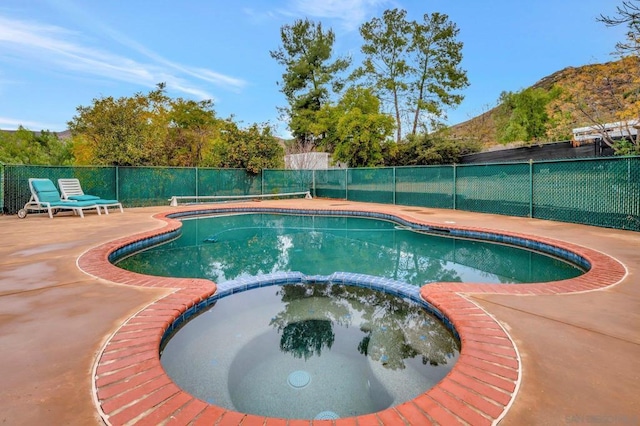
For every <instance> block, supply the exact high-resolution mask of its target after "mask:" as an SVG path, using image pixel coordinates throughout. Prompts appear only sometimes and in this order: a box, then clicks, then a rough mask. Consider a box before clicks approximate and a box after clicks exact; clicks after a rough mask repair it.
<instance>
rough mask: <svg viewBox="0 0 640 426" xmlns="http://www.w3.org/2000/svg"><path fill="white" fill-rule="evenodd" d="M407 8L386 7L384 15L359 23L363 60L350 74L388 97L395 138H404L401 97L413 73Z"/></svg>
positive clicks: (383, 96)
mask: <svg viewBox="0 0 640 426" xmlns="http://www.w3.org/2000/svg"><path fill="white" fill-rule="evenodd" d="M406 16H407V11H406V10H400V9H393V10H385V11H384V13H383V15H382V18H377V17H376V18H373V19H371V20H370V21H369V22H365V23H364V24H362V25H361V26H360V35H361V36H362V38H363V40H364V44H363V45H362V47H361V48H360V50H361V51H362V53H363V54H364V61H363V62H362V65H361V66H360V67H358V68H357V69H356V70H355V71H354V72H353V73H352V75H351V77H352V78H353V79H358V78H361V77H363V78H364V79H365V81H366V82H367V83H369V84H370V85H372V86H373V87H374V88H375V90H376V92H377V93H379V94H380V96H381V97H382V98H385V99H389V100H390V102H391V105H392V108H393V110H394V116H395V120H396V139H397V141H400V138H401V137H402V122H401V117H400V113H401V111H400V109H401V105H400V99H401V98H402V97H403V96H404V95H405V93H406V91H407V90H408V87H409V84H408V82H407V81H406V80H407V76H408V75H409V74H410V73H411V67H410V66H409V64H408V63H407V53H408V49H409V46H410V43H411V41H410V39H409V35H410V33H411V26H410V24H409V23H408V22H407V21H406Z"/></svg>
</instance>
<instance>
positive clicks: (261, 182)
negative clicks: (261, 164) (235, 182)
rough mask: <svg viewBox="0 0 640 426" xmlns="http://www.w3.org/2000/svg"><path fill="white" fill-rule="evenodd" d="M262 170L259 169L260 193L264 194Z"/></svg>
mask: <svg viewBox="0 0 640 426" xmlns="http://www.w3.org/2000/svg"><path fill="white" fill-rule="evenodd" d="M264 172H265V170H264V169H262V170H260V195H264ZM247 173H248V172H247Z"/></svg>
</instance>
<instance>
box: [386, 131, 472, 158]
mask: <svg viewBox="0 0 640 426" xmlns="http://www.w3.org/2000/svg"><path fill="white" fill-rule="evenodd" d="M407 139H408V140H407V142H406V143H401V144H395V145H396V148H395V149H393V148H391V147H389V148H388V150H387V152H388V153H389V154H390V155H388V156H387V157H385V165H386V166H425V165H436V164H455V163H459V162H460V157H461V156H462V155H466V154H471V153H474V152H477V151H479V150H480V143H479V142H477V141H472V140H454V139H451V138H450V137H449V135H447V133H446V132H445V131H440V132H437V133H434V134H424V133H423V134H418V135H416V136H413V135H410V136H409V137H408V138H407Z"/></svg>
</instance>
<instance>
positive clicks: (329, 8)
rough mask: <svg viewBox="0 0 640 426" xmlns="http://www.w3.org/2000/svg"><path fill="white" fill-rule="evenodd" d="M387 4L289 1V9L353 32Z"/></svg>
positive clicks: (383, 0)
mask: <svg viewBox="0 0 640 426" xmlns="http://www.w3.org/2000/svg"><path fill="white" fill-rule="evenodd" d="M388 3H390V0H323V1H317V0H291V1H290V6H291V7H290V9H291V10H294V11H295V12H297V13H300V14H302V15H304V16H308V17H312V18H327V19H335V20H338V21H339V22H340V23H341V25H342V26H343V27H344V28H345V29H346V30H355V29H357V28H358V27H359V26H360V24H362V23H363V22H365V21H368V20H370V19H371V18H372V17H373V16H375V15H376V13H377V8H378V7H379V6H382V5H384V4H388Z"/></svg>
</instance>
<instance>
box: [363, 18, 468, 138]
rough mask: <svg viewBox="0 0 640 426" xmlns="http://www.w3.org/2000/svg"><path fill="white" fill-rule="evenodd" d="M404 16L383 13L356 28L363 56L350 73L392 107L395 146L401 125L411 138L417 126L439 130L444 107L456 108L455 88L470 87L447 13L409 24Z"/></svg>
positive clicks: (454, 32)
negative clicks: (407, 127) (394, 124)
mask: <svg viewBox="0 0 640 426" xmlns="http://www.w3.org/2000/svg"><path fill="white" fill-rule="evenodd" d="M406 14H407V13H406V11H405V10H399V9H393V10H386V11H385V12H384V13H383V16H382V18H373V19H372V20H371V21H369V22H366V23H364V24H363V25H362V26H361V27H360V34H361V36H362V38H363V39H364V44H363V46H362V48H361V50H362V53H363V54H364V56H365V58H364V61H363V63H362V65H361V66H360V67H358V68H357V69H356V70H355V71H354V72H353V73H352V75H351V77H352V78H353V79H359V78H364V79H365V81H367V83H368V84H370V85H372V86H373V87H374V88H375V89H376V93H378V94H379V95H380V97H381V99H382V100H383V101H384V102H386V103H387V104H390V105H391V107H390V109H391V110H392V111H393V115H394V117H395V121H396V142H400V141H401V140H402V137H403V121H407V122H408V123H409V126H410V129H411V130H410V132H408V133H409V134H412V135H416V134H417V132H418V129H419V127H423V128H424V129H427V130H429V129H431V130H433V128H434V127H437V126H438V124H439V122H441V121H442V118H444V116H445V107H455V106H457V105H458V104H460V102H462V99H463V97H462V95H461V94H459V93H458V90H460V89H463V88H465V87H466V86H468V80H467V76H466V71H464V70H463V69H462V68H460V62H461V61H462V47H463V45H462V43H461V42H459V41H457V36H458V32H459V31H458V29H457V27H456V25H455V24H454V23H452V22H450V21H449V18H448V16H447V15H445V14H440V13H434V14H432V15H429V14H425V15H424V17H423V22H422V23H418V22H416V21H407V19H406Z"/></svg>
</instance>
